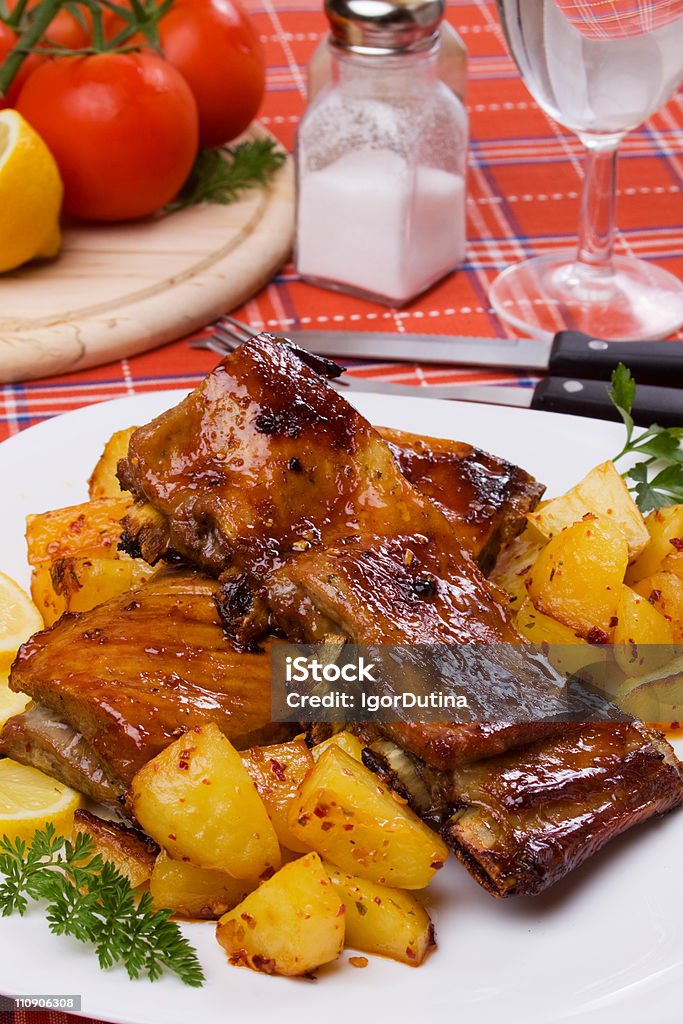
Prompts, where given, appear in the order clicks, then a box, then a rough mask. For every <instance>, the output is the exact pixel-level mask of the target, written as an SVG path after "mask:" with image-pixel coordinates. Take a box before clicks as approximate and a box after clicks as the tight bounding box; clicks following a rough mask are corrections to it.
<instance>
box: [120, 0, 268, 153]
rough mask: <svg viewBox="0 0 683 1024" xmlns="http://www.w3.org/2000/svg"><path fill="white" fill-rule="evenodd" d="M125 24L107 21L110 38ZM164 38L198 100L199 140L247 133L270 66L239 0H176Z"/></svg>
mask: <svg viewBox="0 0 683 1024" xmlns="http://www.w3.org/2000/svg"><path fill="white" fill-rule="evenodd" d="M123 25H124V23H123V22H122V21H121V19H120V18H117V17H116V16H113V17H110V18H109V19H107V20H106V33H107V35H108V36H109V38H113V36H114V35H115V34H116V33H117V32H119V31H120V30H121V28H122V27H123ZM159 40H160V43H161V48H162V51H163V54H164V56H165V57H166V60H168V61H170V62H171V64H173V65H174V67H176V68H177V69H178V71H180V73H181V74H182V76H183V77H184V78H185V80H186V81H187V83H188V85H189V86H190V88H191V89H192V92H193V94H194V98H195V100H196V101H197V109H198V110H199V135H200V144H201V145H202V146H220V145H221V144H222V143H224V142H229V141H230V139H234V138H235V136H236V135H239V134H240V132H243V131H244V129H245V128H246V127H247V126H248V125H249V124H250V122H251V121H253V119H254V117H255V116H256V113H257V111H258V108H259V106H260V105H261V100H262V99H263V90H264V87H265V66H264V58H263V49H262V47H261V42H260V40H259V37H258V33H257V32H256V29H255V27H254V25H253V23H252V21H251V19H250V18H249V16H248V15H247V14H246V13H245V11H243V10H242V8H241V7H240V5H239V3H238V2H237V0H175V3H174V4H173V6H172V7H171V9H170V10H169V12H168V14H165V15H164V17H163V18H162V19H161V21H160V22H159ZM136 41H137V42H139V41H140V37H139V36H138V37H136Z"/></svg>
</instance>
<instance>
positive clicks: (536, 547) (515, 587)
mask: <svg viewBox="0 0 683 1024" xmlns="http://www.w3.org/2000/svg"><path fill="white" fill-rule="evenodd" d="M547 543H548V541H547V538H545V537H544V536H543V534H541V533H539V532H538V530H537V529H536V528H535V527H534V526H532V525H529V526H527V527H526V529H525V530H524V531H523V533H520V535H519V537H515V539H514V540H513V541H511V542H510V543H509V544H507V545H506V546H505V547H504V548H503V550H502V551H501V552H500V554H499V555H498V558H497V559H496V564H495V565H494V567H493V569H492V570H491V572H490V573H489V579H490V580H491V582H492V583H495V584H496V585H497V586H499V587H500V588H501V590H503V591H505V593H506V594H507V595H508V597H509V598H510V604H511V606H512V609H513V611H514V609H515V608H518V607H519V606H520V605H521V604H523V603H524V601H525V600H526V596H527V593H526V578H527V575H528V574H529V572H530V570H531V567H532V566H533V564H534V563H535V561H536V559H537V558H538V556H539V555H540V553H541V551H542V550H543V548H544V547H545V545H546V544H547Z"/></svg>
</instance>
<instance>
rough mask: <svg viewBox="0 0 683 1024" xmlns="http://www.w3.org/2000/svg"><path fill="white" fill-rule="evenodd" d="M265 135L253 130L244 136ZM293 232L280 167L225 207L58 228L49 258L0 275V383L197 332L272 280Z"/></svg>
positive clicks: (287, 172) (290, 192) (286, 180)
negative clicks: (59, 238) (60, 239)
mask: <svg viewBox="0 0 683 1024" xmlns="http://www.w3.org/2000/svg"><path fill="white" fill-rule="evenodd" d="M267 134H268V133H267V132H266V131H265V129H263V128H261V127H260V126H258V125H256V124H255V125H253V126H252V127H251V128H250V129H249V132H248V133H247V136H249V135H251V136H257V135H258V136H265V135H267ZM293 234H294V172H293V167H292V161H291V160H290V159H288V160H287V162H286V164H285V165H284V166H283V167H282V168H281V169H280V170H279V171H278V173H277V175H276V176H275V178H274V179H273V180H272V181H271V183H270V184H269V185H268V186H267V187H264V188H258V189H252V190H251V191H250V192H248V193H246V194H245V196H244V197H243V198H241V199H240V200H238V201H237V202H236V203H231V204H230V205H229V206H220V205H217V204H203V205H201V206H194V207H190V208H189V209H186V210H179V211H177V212H176V213H172V214H169V215H166V216H159V217H156V218H150V219H148V220H145V221H138V222H131V223H128V224H115V225H89V226H83V227H73V228H67V229H66V230H65V232H64V243H63V247H62V251H61V253H60V255H59V258H58V259H56V260H54V261H50V262H45V263H34V264H29V265H28V266H26V267H23V268H21V269H20V270H18V271H15V272H13V273H10V274H4V275H2V276H0V382H1V383H8V382H11V381H21V380H30V379H32V378H35V377H44V376H48V375H50V374H58V373H69V372H71V371H73V370H82V369H85V368H86V367H88V366H97V365H99V364H100V363H106V362H109V361H110V360H112V359H120V358H123V357H124V356H130V355H133V354H135V353H136V352H144V351H145V350H147V349H150V348H154V347H155V346H157V345H163V344H165V343H166V342H169V341H173V340H175V339H177V338H180V337H183V336H184V335H186V334H189V333H190V332H192V331H194V330H197V329H198V328H200V327H204V326H206V324H209V323H211V321H212V320H215V319H216V318H217V317H218V316H220V315H221V314H222V313H227V312H229V311H230V310H231V309H234V308H235V307H236V306H238V305H240V304H241V303H242V302H244V301H245V300H246V299H248V298H249V297H250V296H251V295H253V294H254V293H255V292H257V291H258V290H259V289H260V288H261V287H262V286H263V285H264V284H265V283H266V282H267V281H268V280H269V279H270V278H271V277H272V275H273V274H274V273H275V271H276V270H278V268H279V267H280V266H281V265H282V264H283V263H284V261H285V259H286V258H287V255H288V253H289V250H290V247H291V244H292V237H293Z"/></svg>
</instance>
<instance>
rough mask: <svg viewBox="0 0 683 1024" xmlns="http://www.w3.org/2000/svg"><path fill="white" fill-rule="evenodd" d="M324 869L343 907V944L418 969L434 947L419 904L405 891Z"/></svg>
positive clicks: (329, 866)
mask: <svg viewBox="0 0 683 1024" xmlns="http://www.w3.org/2000/svg"><path fill="white" fill-rule="evenodd" d="M324 867H325V870H326V871H327V873H328V875H329V876H330V878H331V879H332V882H333V884H334V886H335V887H336V889H337V892H338V894H339V896H340V897H341V899H342V902H343V903H344V907H345V908H346V913H345V917H344V920H345V922H346V937H345V939H344V945H345V946H347V947H349V946H350V947H351V948H352V949H359V950H361V951H362V952H364V953H377V954H378V955H379V956H387V957H390V958H391V959H392V960H400V961H401V963H404V964H409V965H410V966H411V967H419V965H420V964H421V963H422V961H423V960H424V958H425V957H426V956H427V953H428V952H429V951H430V949H433V948H434V946H435V945H436V943H435V941H434V926H433V925H432V922H431V919H430V917H429V914H428V913H427V911H426V910H425V909H424V907H423V906H422V904H420V903H418V902H417V900H416V899H415V897H414V896H411V894H410V893H408V892H401V891H400V890H399V889H389V888H387V887H386V886H383V885H377V884H376V883H375V882H369V881H368V880H367V878H359V877H358V876H357V875H347V874H345V873H344V872H343V871H339V870H338V868H335V867H334V865H333V864H329V863H325V864H324Z"/></svg>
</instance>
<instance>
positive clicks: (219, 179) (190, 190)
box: [166, 139, 287, 212]
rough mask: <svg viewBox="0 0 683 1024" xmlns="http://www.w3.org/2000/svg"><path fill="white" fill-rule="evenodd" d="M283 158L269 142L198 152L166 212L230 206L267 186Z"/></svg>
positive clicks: (242, 144) (257, 141) (248, 143)
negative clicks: (205, 205) (256, 188)
mask: <svg viewBox="0 0 683 1024" xmlns="http://www.w3.org/2000/svg"><path fill="white" fill-rule="evenodd" d="M286 159H287V157H286V154H285V153H284V152H283V151H282V150H281V149H278V148H277V144H276V143H275V141H274V140H273V139H252V140H251V141H249V142H240V143H239V145H237V146H221V147H219V148H218V149H202V150H201V151H200V152H199V154H198V155H197V159H196V160H195V162H194V166H193V168H192V170H191V171H190V175H189V177H188V179H187V181H186V182H185V184H184V185H183V187H182V189H181V190H180V192H179V193H178V196H177V197H176V199H174V200H173V202H171V203H169V204H168V205H167V206H166V211H167V212H172V211H174V210H182V209H184V208H185V207H186V206H195V205H196V204H197V203H222V204H223V205H227V204H228V203H233V202H235V200H236V199H239V197H240V196H241V195H242V193H243V192H246V191H247V190H248V189H250V188H254V186H256V185H267V184H268V182H269V181H270V179H271V178H272V176H273V175H274V174H275V172H276V171H277V170H278V169H279V168H280V167H282V165H283V164H284V162H285V160H286Z"/></svg>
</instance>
